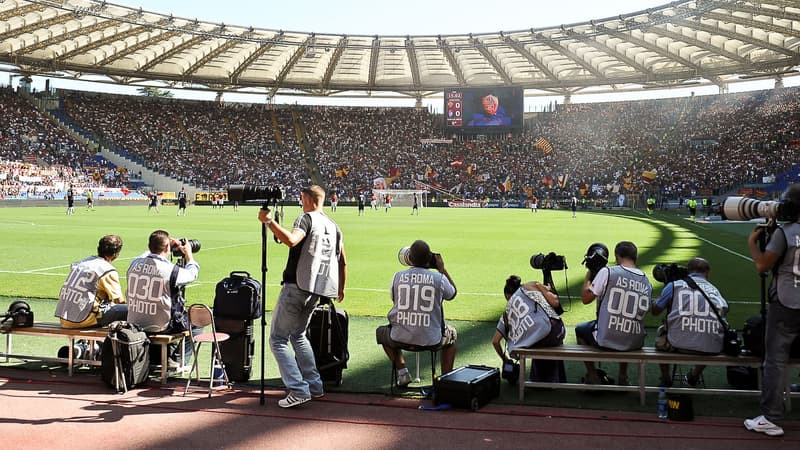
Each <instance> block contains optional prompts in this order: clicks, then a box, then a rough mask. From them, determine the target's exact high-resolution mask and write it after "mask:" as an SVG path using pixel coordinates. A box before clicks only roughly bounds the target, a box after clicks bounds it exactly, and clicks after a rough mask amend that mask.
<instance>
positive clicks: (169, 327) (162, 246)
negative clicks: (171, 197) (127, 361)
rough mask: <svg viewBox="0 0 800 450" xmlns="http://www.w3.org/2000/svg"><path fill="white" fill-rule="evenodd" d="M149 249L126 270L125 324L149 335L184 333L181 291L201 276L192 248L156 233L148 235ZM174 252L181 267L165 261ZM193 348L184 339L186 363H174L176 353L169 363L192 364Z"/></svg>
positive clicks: (185, 242) (190, 343) (186, 320)
mask: <svg viewBox="0 0 800 450" xmlns="http://www.w3.org/2000/svg"><path fill="white" fill-rule="evenodd" d="M148 248H149V251H146V252H144V253H143V254H141V255H140V256H139V257H138V258H136V259H134V260H133V261H131V265H130V267H128V276H127V279H128V304H129V307H128V322H131V323H135V324H137V325H140V326H141V327H142V328H143V329H144V331H146V332H148V333H162V332H165V333H180V332H182V331H187V330H189V329H190V326H189V318H188V315H187V314H186V309H185V300H184V298H183V295H182V293H181V289H180V288H181V287H182V286H185V285H187V284H189V283H191V282H193V281H195V280H197V276H198V274H199V273H200V265H199V264H198V263H197V262H196V261H195V260H194V256H193V255H192V245H191V243H190V242H188V241H186V240H176V239H173V238H171V237H170V236H169V233H167V232H166V231H163V230H156V231H154V232H152V233H151V234H150V238H149V240H148ZM173 249H174V250H178V252H180V253H181V254H182V255H183V258H184V260H185V266H184V267H180V266H179V265H176V264H173V263H172V262H170V260H169V259H168V257H169V255H170V253H171V252H172V250H173ZM192 333H193V334H194V333H199V329H197V330H195V329H192ZM192 347H193V346H192V342H191V340H190V339H184V351H185V358H186V359H185V360H184V361H177V358H178V356H179V353H178V352H177V351H176V349H173V354H172V357H171V359H172V362H174V363H175V364H177V365H178V366H180V365H183V364H186V363H187V362H188V361H190V360H191V359H190V356H191V355H192V351H193V349H192Z"/></svg>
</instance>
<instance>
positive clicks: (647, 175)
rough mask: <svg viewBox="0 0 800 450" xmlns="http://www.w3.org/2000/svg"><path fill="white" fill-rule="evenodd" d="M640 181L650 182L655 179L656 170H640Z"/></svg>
mask: <svg viewBox="0 0 800 450" xmlns="http://www.w3.org/2000/svg"><path fill="white" fill-rule="evenodd" d="M642 181H644V182H645V183H648V184H649V183H652V182H653V181H656V171H655V170H645V171H643V172H642Z"/></svg>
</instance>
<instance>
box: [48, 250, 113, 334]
mask: <svg viewBox="0 0 800 450" xmlns="http://www.w3.org/2000/svg"><path fill="white" fill-rule="evenodd" d="M121 251H122V238H121V237H119V236H115V235H113V234H110V235H107V236H103V237H102V238H100V241H99V242H98V243H97V256H90V257H88V258H86V259H83V260H80V261H78V262H76V263H74V264H72V267H71V268H70V272H69V275H67V279H66V280H65V281H64V284H63V285H62V286H61V291H60V292H59V294H58V304H57V305H56V311H55V316H56V317H58V318H59V320H60V322H61V328H88V327H104V326H106V325H108V324H110V323H111V322H113V321H115V320H125V318H126V317H127V316H128V305H126V304H125V297H124V296H123V295H122V287H121V286H120V284H119V274H118V273H117V269H116V268H114V266H112V265H111V263H112V262H113V261H114V260H115V259H117V257H118V256H119V252H121Z"/></svg>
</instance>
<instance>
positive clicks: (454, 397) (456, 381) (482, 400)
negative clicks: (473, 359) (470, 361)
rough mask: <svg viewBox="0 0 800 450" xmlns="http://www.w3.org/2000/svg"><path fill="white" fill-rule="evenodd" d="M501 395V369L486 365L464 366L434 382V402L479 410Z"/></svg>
mask: <svg viewBox="0 0 800 450" xmlns="http://www.w3.org/2000/svg"><path fill="white" fill-rule="evenodd" d="M498 395H500V370H499V369H497V368H495V367H486V366H477V365H474V366H462V367H459V368H457V369H453V370H452V371H450V372H448V373H446V374H444V375H442V376H440V377H438V378H437V379H436V381H435V382H434V383H433V403H435V404H437V405H441V404H444V403H448V404H450V405H452V406H454V407H457V408H469V409H471V410H473V411H477V410H478V409H480V408H481V407H482V406H483V405H485V404H487V403H489V401H490V400H491V399H493V398H495V397H497V396H498Z"/></svg>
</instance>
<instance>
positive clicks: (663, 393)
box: [658, 387, 667, 420]
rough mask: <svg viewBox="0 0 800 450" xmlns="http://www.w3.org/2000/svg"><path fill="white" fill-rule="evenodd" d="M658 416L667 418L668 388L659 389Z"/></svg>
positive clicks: (663, 418)
mask: <svg viewBox="0 0 800 450" xmlns="http://www.w3.org/2000/svg"><path fill="white" fill-rule="evenodd" d="M658 418H659V419H662V420H665V419H666V418H667V390H666V389H665V388H663V387H662V388H661V389H659V390H658Z"/></svg>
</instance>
